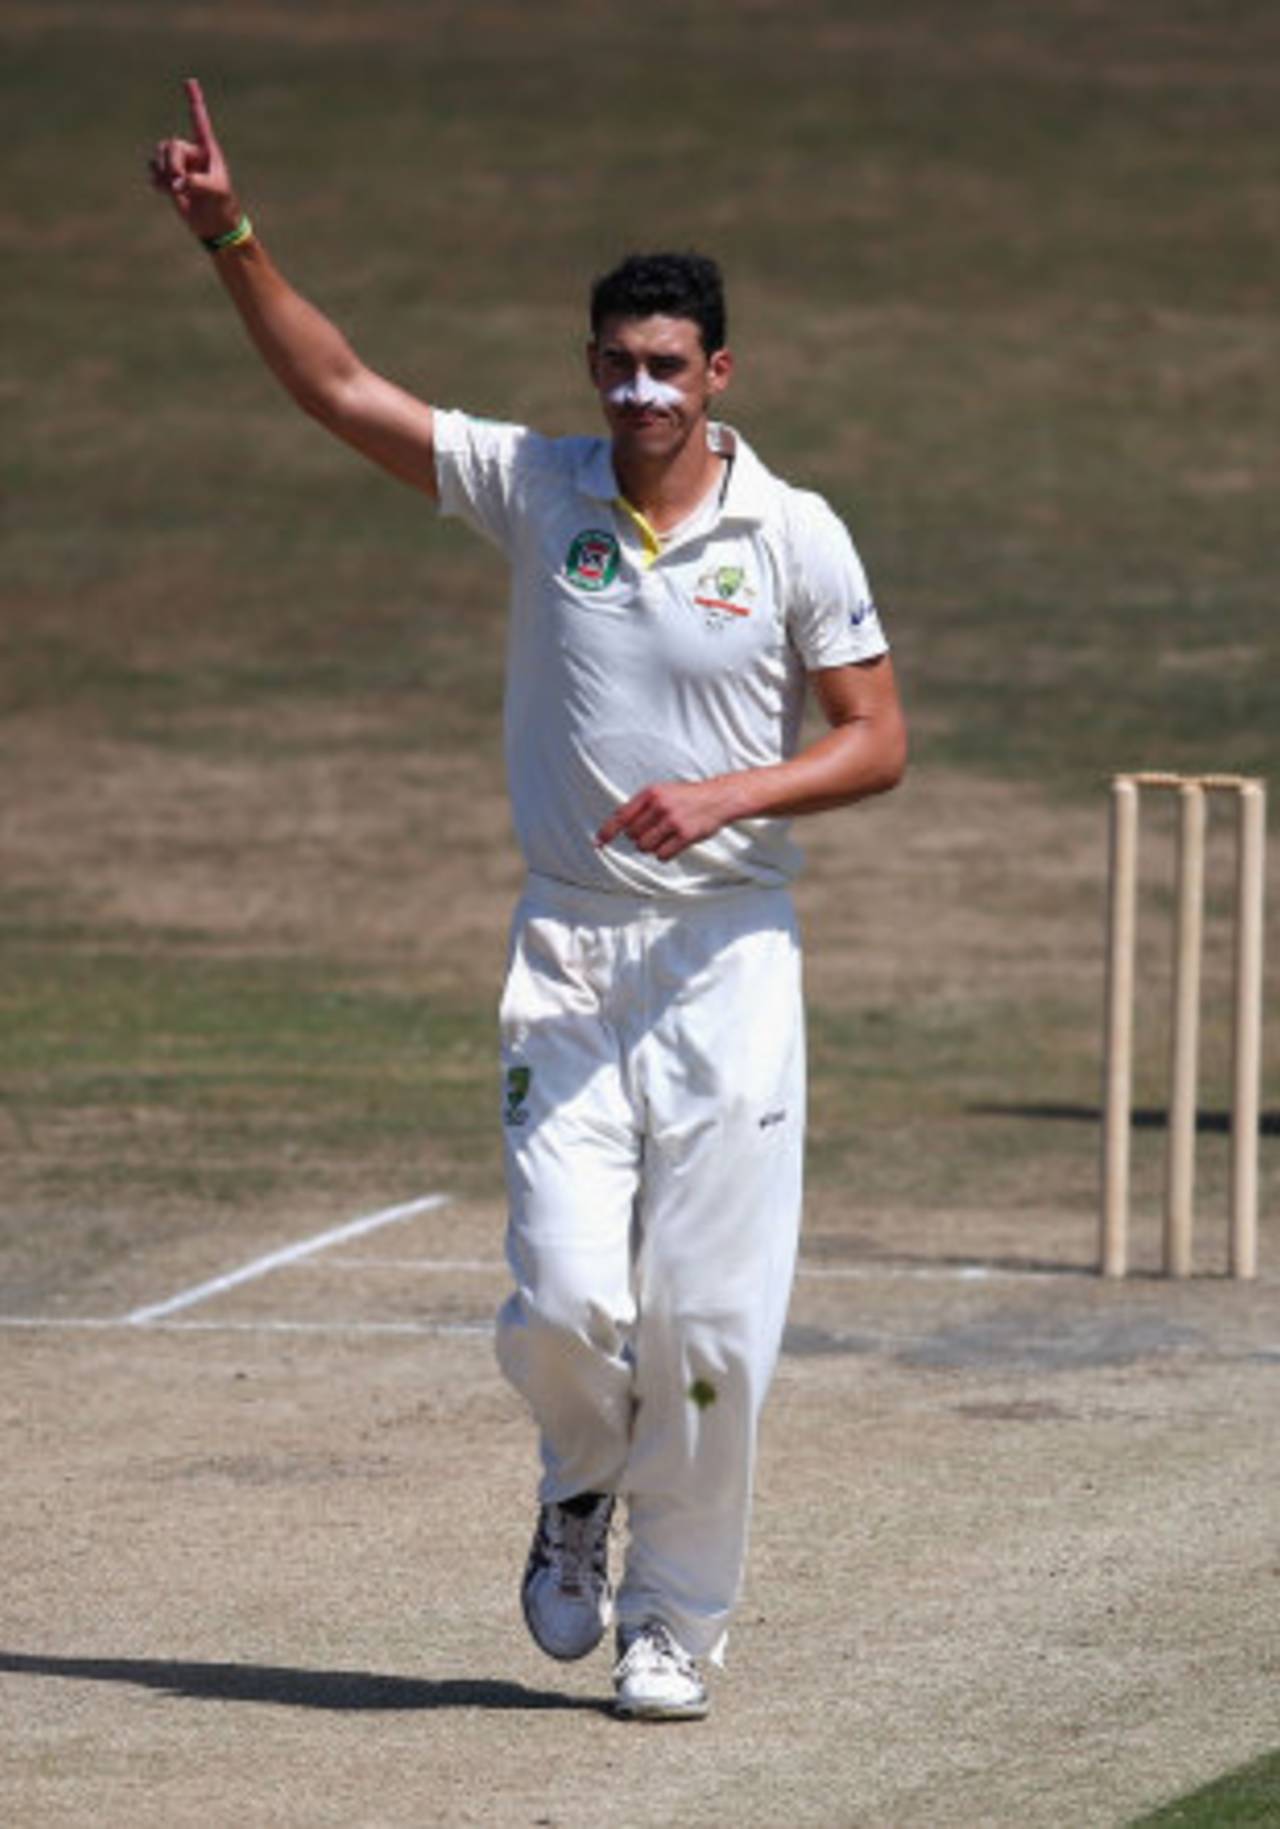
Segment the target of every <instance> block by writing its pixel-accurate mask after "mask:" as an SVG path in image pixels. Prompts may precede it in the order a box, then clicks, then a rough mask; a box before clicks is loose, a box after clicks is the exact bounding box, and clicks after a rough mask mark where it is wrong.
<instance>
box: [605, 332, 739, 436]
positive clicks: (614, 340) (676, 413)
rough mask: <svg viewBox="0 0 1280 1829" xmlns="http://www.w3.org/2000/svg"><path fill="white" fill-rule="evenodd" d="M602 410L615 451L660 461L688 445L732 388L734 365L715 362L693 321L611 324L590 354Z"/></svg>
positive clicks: (721, 354)
mask: <svg viewBox="0 0 1280 1829" xmlns="http://www.w3.org/2000/svg"><path fill="white" fill-rule="evenodd" d="M587 362H588V367H589V368H590V371H591V379H592V381H593V383H594V384H595V388H596V392H597V393H598V394H599V396H600V409H601V411H602V412H603V414H604V417H605V423H606V424H607V425H608V428H609V431H610V432H611V434H612V435H613V438H614V441H615V443H620V444H622V445H624V446H627V447H629V448H630V449H632V450H634V451H635V452H636V453H637V455H639V454H641V453H643V454H644V455H647V456H652V457H662V456H664V455H667V454H670V453H674V452H675V451H677V450H679V449H680V448H681V446H683V445H684V443H685V442H686V440H687V439H688V438H689V436H690V434H691V433H692V432H693V431H694V429H695V428H696V427H699V426H700V425H701V424H702V422H703V421H704V420H705V418H706V414H707V408H708V404H709V402H710V401H711V399H712V398H713V396H715V395H716V394H719V393H722V392H723V391H724V389H725V388H726V387H727V386H728V385H729V377H730V374H731V372H732V369H733V358H732V357H731V355H730V354H729V351H728V350H727V349H720V350H716V351H714V352H713V353H712V354H711V355H708V354H707V352H706V351H705V350H704V349H703V347H702V337H701V333H700V332H699V329H698V326H697V325H696V324H695V323H694V321H693V319H692V318H673V317H665V316H662V315H657V316H654V317H646V318H623V317H618V318H606V320H605V322H604V323H603V324H602V325H601V326H600V334H599V336H598V337H597V338H596V339H595V341H594V342H592V343H591V344H590V345H589V347H588V350H587Z"/></svg>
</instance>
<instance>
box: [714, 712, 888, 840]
mask: <svg viewBox="0 0 1280 1829" xmlns="http://www.w3.org/2000/svg"><path fill="white" fill-rule="evenodd" d="M906 761H907V742H906V730H905V727H904V725H903V722H902V718H901V716H900V715H899V714H898V712H897V710H896V708H892V709H888V710H886V711H885V712H883V713H882V714H881V715H879V716H877V717H875V718H867V719H858V720H856V721H855V722H853V723H850V724H842V725H840V726H839V727H838V728H836V729H834V730H828V731H824V733H823V734H822V736H820V737H818V738H816V739H815V740H814V742H813V743H811V744H809V745H808V746H807V747H806V748H805V749H803V750H801V751H800V753H799V754H798V755H795V756H792V757H790V758H789V759H788V760H787V761H786V762H777V763H772V764H769V765H767V766H765V767H763V768H752V769H744V770H742V771H741V772H739V773H737V774H733V775H724V776H721V777H720V778H719V785H720V786H721V787H722V788H723V790H724V793H725V797H726V800H727V803H728V805H729V807H730V808H731V811H730V812H729V815H728V818H727V819H726V821H725V823H726V824H729V823H731V822H733V821H736V820H740V819H764V818H778V819H786V818H794V817H797V816H800V815H803V814H805V813H825V812H828V811H830V810H831V809H832V808H833V807H842V806H849V805H851V804H852V803H853V802H854V801H857V800H867V799H870V798H871V797H872V796H873V795H875V794H884V793H887V792H888V790H889V789H890V788H893V787H896V786H897V784H898V782H899V781H900V780H901V779H902V775H903V771H904V769H905V767H906ZM709 785H710V784H709Z"/></svg>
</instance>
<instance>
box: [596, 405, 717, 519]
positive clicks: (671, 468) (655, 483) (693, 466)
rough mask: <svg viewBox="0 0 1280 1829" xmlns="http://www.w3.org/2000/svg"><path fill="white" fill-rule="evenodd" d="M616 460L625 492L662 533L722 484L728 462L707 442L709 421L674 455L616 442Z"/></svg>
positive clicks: (621, 485) (617, 471) (686, 515)
mask: <svg viewBox="0 0 1280 1829" xmlns="http://www.w3.org/2000/svg"><path fill="white" fill-rule="evenodd" d="M613 462H614V470H615V473H616V475H617V478H618V486H619V488H620V489H621V491H622V494H623V495H624V496H625V498H626V499H627V501H628V502H630V504H631V506H632V507H633V508H637V509H639V511H640V513H641V514H642V515H643V516H644V518H645V520H646V521H648V522H649V524H650V525H651V526H652V527H653V528H654V530H655V531H656V532H658V533H668V532H669V531H670V530H671V528H673V527H676V526H678V525H679V523H680V522H681V521H683V520H685V519H687V517H688V516H689V515H691V514H692V513H693V511H694V509H695V508H697V506H698V505H699V503H700V502H702V501H703V500H704V499H705V498H706V497H707V496H708V495H709V494H710V492H711V491H712V490H713V489H716V488H718V487H719V485H720V482H721V480H722V478H723V476H724V465H725V459H724V457H723V456H722V455H721V453H720V452H719V451H714V450H712V449H711V447H710V446H709V445H708V443H707V430H706V424H705V422H703V423H701V424H700V425H699V427H698V430H697V432H696V433H695V434H694V436H693V437H691V438H689V439H688V440H687V441H686V442H685V443H684V444H683V445H682V446H681V448H680V449H679V450H678V451H676V452H674V453H672V454H668V455H664V456H662V457H657V458H652V459H650V458H648V457H647V456H646V454H645V453H643V452H636V451H623V450H619V449H618V447H617V446H616V445H615V447H614V454H613Z"/></svg>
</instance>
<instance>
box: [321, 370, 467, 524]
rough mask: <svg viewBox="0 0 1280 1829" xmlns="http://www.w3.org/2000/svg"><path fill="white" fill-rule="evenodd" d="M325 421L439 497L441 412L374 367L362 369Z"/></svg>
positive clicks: (398, 473)
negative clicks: (437, 418) (437, 413)
mask: <svg viewBox="0 0 1280 1829" xmlns="http://www.w3.org/2000/svg"><path fill="white" fill-rule="evenodd" d="M324 418H325V423H326V425H327V426H328V427H329V430H330V431H331V432H333V433H334V434H335V435H336V436H337V437H339V438H341V439H342V440H343V441H344V443H346V444H349V445H351V446H352V447H353V448H354V449H355V450H357V451H359V452H360V453H361V455H362V456H364V457H367V458H369V459H370V461H371V462H373V463H375V464H377V465H379V467H380V468H381V469H383V470H386V471H388V472H389V473H390V474H391V475H392V476H395V477H398V478H399V480H400V481H401V482H402V483H408V485H409V486H410V488H412V489H421V490H422V492H423V493H424V494H425V495H429V496H430V497H431V498H432V499H433V500H434V499H435V498H436V497H437V495H438V494H439V484H438V482H437V479H436V446H435V413H434V411H433V409H432V408H431V407H430V406H429V405H428V404H427V402H426V401H425V400H419V399H418V398H417V397H416V396H415V395H413V394H410V393H409V392H408V391H407V390H406V389H405V388H402V387H398V386H397V385H396V383H395V382H394V381H388V380H387V379H386V377H385V376H384V375H379V374H377V373H375V372H374V370H373V369H370V368H364V367H361V368H360V369H358V370H357V372H356V373H355V374H354V375H353V376H352V377H351V378H350V380H349V381H348V382H347V383H346V384H345V385H344V386H343V388H342V389H341V391H340V392H339V393H338V394H337V396H336V397H335V398H334V399H333V400H332V401H330V402H329V403H327V406H326V411H325V415H324Z"/></svg>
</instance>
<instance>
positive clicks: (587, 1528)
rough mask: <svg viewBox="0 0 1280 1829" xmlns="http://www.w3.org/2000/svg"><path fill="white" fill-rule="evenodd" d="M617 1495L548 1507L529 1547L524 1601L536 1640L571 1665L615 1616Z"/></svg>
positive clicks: (582, 1497) (596, 1495) (600, 1495)
mask: <svg viewBox="0 0 1280 1829" xmlns="http://www.w3.org/2000/svg"><path fill="white" fill-rule="evenodd" d="M612 1517H613V1494H612V1493H611V1492H606V1493H583V1494H581V1495H580V1497H579V1498H577V1499H570V1500H569V1501H568V1502H567V1503H566V1504H561V1505H544V1506H543V1507H542V1509H541V1511H540V1512H539V1513H538V1525H537V1529H536V1530H535V1531H534V1533H533V1542H532V1544H531V1545H530V1546H529V1560H528V1562H527V1563H526V1564H525V1570H524V1580H523V1582H522V1583H521V1586H520V1604H521V1606H522V1607H523V1608H524V1618H525V1624H526V1625H527V1626H528V1628H529V1631H530V1632H531V1633H532V1635H533V1639H534V1643H535V1644H536V1645H538V1646H539V1648H540V1649H541V1650H543V1651H545V1652H546V1654H547V1656H548V1657H552V1658H560V1659H561V1660H562V1661H563V1662H564V1663H570V1662H572V1661H573V1659H575V1658H584V1657H586V1656H587V1654H588V1652H591V1651H594V1650H595V1648H596V1646H597V1645H598V1644H599V1643H600V1640H601V1639H602V1638H603V1637H604V1632H605V1627H606V1626H607V1625H608V1624H609V1622H610V1620H611V1619H612V1618H613V1590H612V1588H611V1587H610V1586H609V1521H610V1519H611V1518H612Z"/></svg>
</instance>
